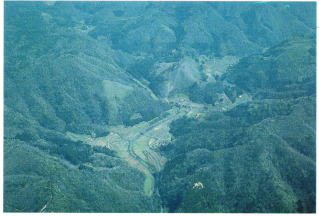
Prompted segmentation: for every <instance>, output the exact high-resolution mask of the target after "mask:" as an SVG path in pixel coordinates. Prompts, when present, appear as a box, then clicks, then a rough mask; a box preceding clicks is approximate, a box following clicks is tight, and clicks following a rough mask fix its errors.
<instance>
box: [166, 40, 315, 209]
mask: <svg viewBox="0 0 319 217" xmlns="http://www.w3.org/2000/svg"><path fill="white" fill-rule="evenodd" d="M314 48H315V41H314V39H299V40H297V39H296V40H291V41H287V42H284V43H282V44H280V45H278V46H275V47H274V48H271V49H269V50H268V51H267V52H265V53H263V54H261V55H253V56H250V57H247V58H244V59H242V60H241V61H240V62H239V63H238V64H237V65H235V66H233V67H232V68H231V69H230V70H229V71H228V72H227V73H226V74H225V79H227V80H228V81H230V82H234V83H235V84H237V85H238V86H237V88H239V89H240V88H242V89H243V90H242V91H249V92H250V94H252V95H253V99H252V101H250V102H247V103H243V104H240V105H238V106H236V107H234V108H231V109H228V110H227V111H224V112H213V113H211V114H210V115H208V116H206V117H203V118H202V119H199V120H196V119H185V118H184V119H180V120H178V121H176V122H174V123H173V125H172V128H171V132H172V134H173V136H174V138H175V139H174V140H173V141H172V143H171V144H170V145H168V146H166V147H163V148H162V151H163V153H165V156H166V157H168V159H169V161H168V162H167V163H166V165H165V168H164V170H163V171H162V173H161V181H160V182H161V184H160V192H161V195H162V196H163V199H164V201H165V202H166V205H167V206H168V207H169V208H170V211H172V212H314V211H315V171H316V166H315V165H316V164H315V160H316V156H315V153H316V151H315V107H316V106H315V104H316V103H315V83H314V82H315V80H314V79H315V72H316V67H315V53H314V52H312V51H313V49H314ZM278 50H280V52H278ZM283 60H285V61H283ZM287 72H289V75H287V74H288V73H287ZM252 88H258V90H256V89H252ZM260 92H262V93H266V92H267V93H270V94H268V95H265V94H263V95H261V94H260ZM272 93H273V94H272ZM237 97H240V96H237ZM199 182H200V183H202V185H203V187H201V186H200V185H199V184H198V183H199ZM196 183H197V185H196Z"/></svg>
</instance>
